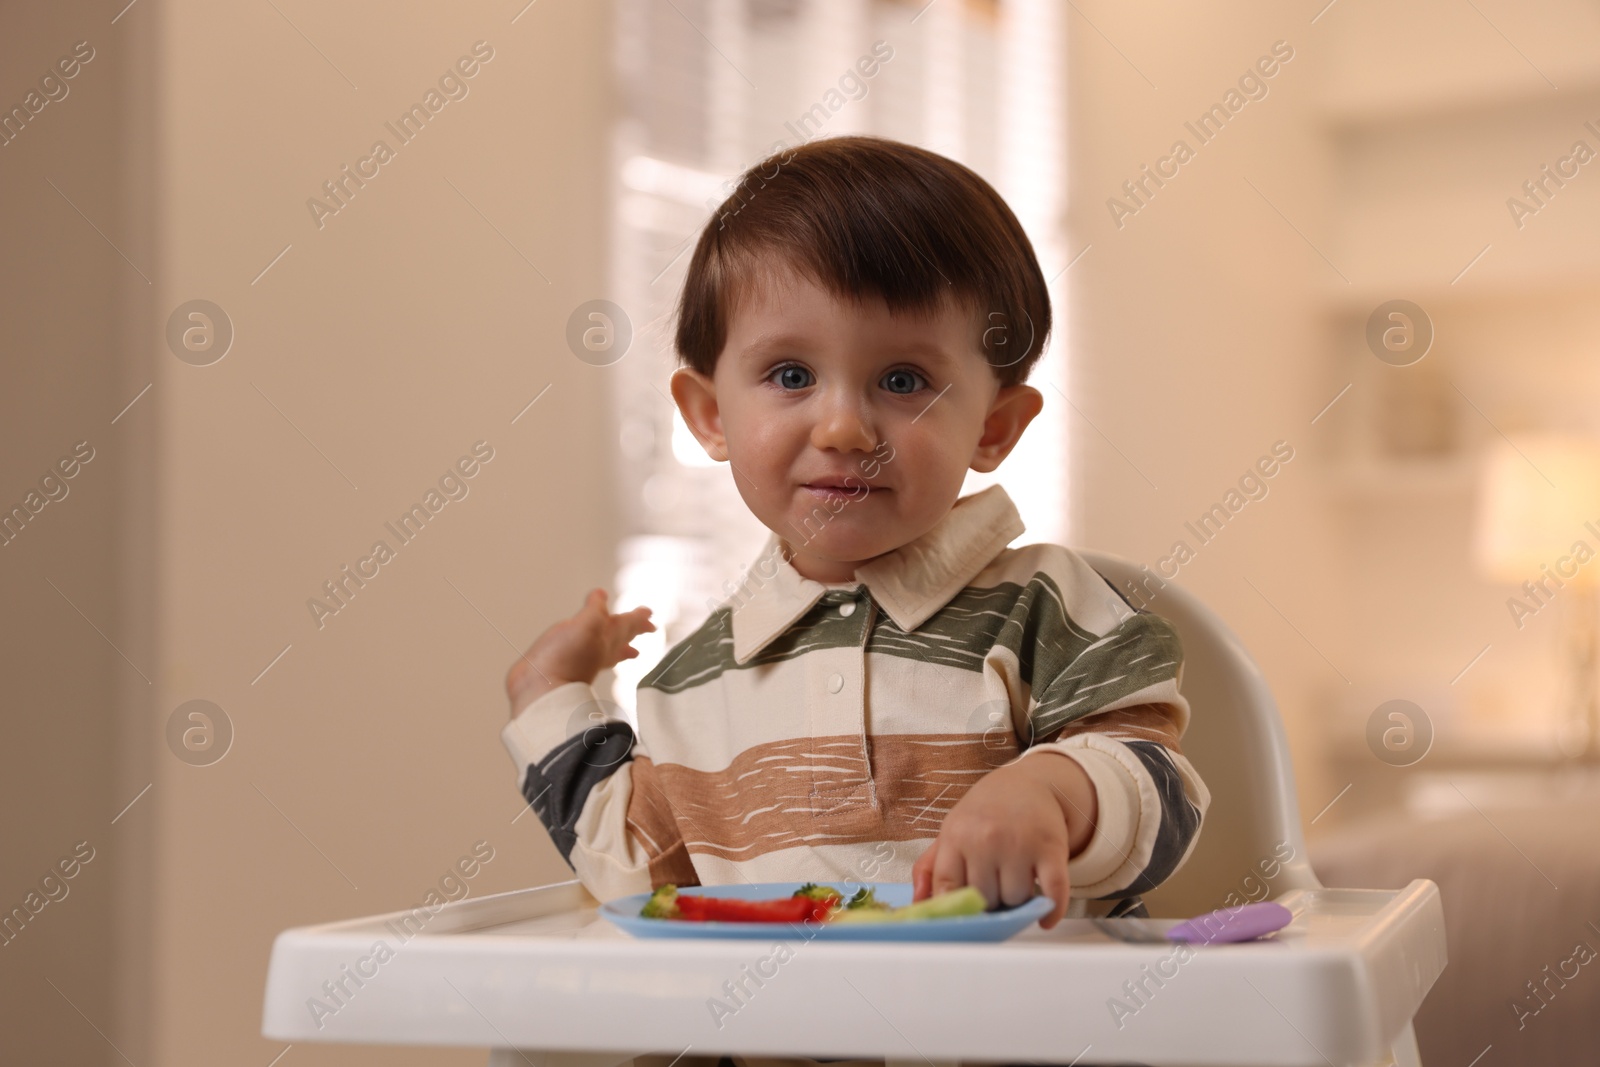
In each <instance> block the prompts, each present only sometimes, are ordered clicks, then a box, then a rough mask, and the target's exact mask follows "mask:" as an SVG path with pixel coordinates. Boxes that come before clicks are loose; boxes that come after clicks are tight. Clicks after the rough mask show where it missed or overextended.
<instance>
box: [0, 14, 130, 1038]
mask: <svg viewBox="0 0 1600 1067" xmlns="http://www.w3.org/2000/svg"><path fill="white" fill-rule="evenodd" d="M107 18H109V16H107ZM0 24H3V26H4V32H0V71H3V72H4V76H3V78H0V106H3V107H4V108H5V111H6V114H7V115H9V112H10V109H11V108H12V107H13V106H27V104H26V97H27V93H28V92H29V90H30V89H33V90H37V88H38V84H39V80H40V79H41V78H42V77H43V76H44V75H46V74H47V72H50V71H51V70H52V68H53V66H54V64H55V63H56V62H57V60H58V59H59V58H61V57H63V56H67V55H70V54H71V53H72V52H73V46H74V44H76V43H77V42H79V41H88V42H89V47H90V48H92V50H93V52H92V54H93V58H92V59H89V61H88V62H87V63H86V64H83V65H81V67H80V68H79V69H78V70H77V73H76V75H75V76H74V77H72V78H70V79H65V80H64V81H59V82H47V88H48V90H49V92H50V93H51V94H53V95H56V96H58V97H59V96H60V94H61V92H62V89H63V87H64V88H65V91H66V95H65V96H64V97H60V99H57V100H54V101H52V102H50V103H46V104H44V105H43V107H42V108H41V109H40V110H39V111H38V113H37V114H36V115H34V116H33V118H32V119H31V120H30V121H27V122H26V124H25V125H24V126H23V127H22V128H21V132H20V134H16V135H15V139H14V140H12V141H11V142H10V143H9V144H6V145H5V147H0V190H3V191H4V195H0V247H3V248H4V254H5V269H4V277H5V284H4V285H0V323H3V337H4V341H3V348H0V352H3V355H0V360H3V370H0V383H3V384H0V501H3V503H0V508H3V509H4V510H5V511H6V512H9V511H10V509H11V508H12V507H13V506H15V505H19V504H20V505H24V506H27V494H28V493H29V491H30V490H31V491H34V492H37V493H38V494H39V495H38V496H36V497H35V498H34V500H33V502H32V506H33V507H39V501H41V500H42V499H45V497H44V492H43V491H42V490H41V486H40V482H41V479H42V478H43V477H44V476H45V475H47V474H49V473H50V472H51V471H52V470H53V469H54V467H55V464H56V463H57V462H58V461H59V460H60V459H61V458H62V457H64V456H69V455H71V453H72V452H73V447H74V445H75V444H77V443H78V442H80V441H86V442H88V449H92V450H93V457H94V458H93V459H92V460H90V461H89V463H88V464H87V465H85V466H83V467H82V468H81V469H79V470H78V471H77V472H76V474H75V475H74V477H72V478H71V479H69V480H66V481H65V482H64V483H57V482H49V483H47V484H46V486H45V489H47V490H48V491H49V492H51V493H54V494H55V495H57V496H59V495H60V493H61V492H62V487H63V486H64V488H65V490H66V495H65V496H64V497H61V498H60V499H58V500H56V501H54V502H51V503H47V504H44V505H43V507H42V510H40V511H39V512H38V514H37V515H35V516H34V517H33V518H32V519H31V520H30V521H28V522H27V523H26V525H24V526H23V527H22V528H21V530H20V532H16V533H14V535H13V537H14V539H11V540H10V541H9V543H8V544H6V545H5V546H4V547H0V604H4V605H5V611H4V613H3V614H4V619H5V621H4V623H0V677H3V678H4V680H5V684H4V694H5V695H4V697H0V712H3V713H0V722H3V724H4V740H3V742H0V811H4V813H5V818H4V826H5V829H4V831H3V835H4V844H3V847H0V854H3V856H4V859H3V862H0V910H3V912H4V913H5V914H6V915H8V916H9V915H10V914H11V911H12V909H13V908H23V909H24V914H27V913H29V910H30V909H31V908H39V909H40V910H39V911H38V912H37V914H35V915H33V918H32V919H31V921H28V922H27V923H26V925H24V926H22V927H21V928H20V930H19V931H16V930H14V931H13V932H12V933H10V934H8V935H6V936H7V943H6V944H5V945H4V947H0V1005H3V1007H0V1046H3V1053H0V1059H4V1060H5V1061H6V1062H19V1063H24V1062H35V1063H39V1062H51V1061H53V1062H61V1063H93V1062H98V1061H99V1060H100V1059H101V1058H102V1057H103V1056H104V1055H105V1054H107V1053H109V1052H110V1050H109V1049H108V1048H107V1046H106V1044H105V1042H104V1041H103V1040H102V1039H101V1038H100V1037H98V1036H97V1035H96V1034H95V1032H94V1030H93V1029H92V1028H91V1027H90V1026H89V1025H87V1024H86V1023H85V1022H84V1019H85V1018H88V1019H92V1020H94V1022H95V1023H97V1024H98V1025H100V1026H102V1027H106V1026H112V1025H113V1020H114V1016H115V983H114V980H113V975H112V973H111V970H110V968H109V967H108V966H107V961H108V957H109V956H110V955H111V953H112V952H113V951H114V945H115V944H116V933H115V919H116V917H117V915H118V911H119V909H118V897H117V895H116V893H115V887H116V885H117V878H116V874H117V871H118V869H119V865H121V864H122V863H124V862H125V861H126V860H127V858H128V857H129V856H130V855H133V854H137V852H138V851H139V849H140V848H142V847H143V845H144V843H145V838H144V834H145V829H146V828H145V827H143V826H140V825H139V824H138V823H137V821H136V820H135V819H134V818H133V817H132V816H130V817H129V818H126V819H122V820H120V821H119V822H118V823H117V824H116V825H115V826H113V825H112V823H111V820H112V818H113V817H114V816H115V815H116V814H117V812H118V809H119V808H121V807H122V805H123V804H124V803H126V801H127V799H128V798H130V797H131V796H132V795H133V794H132V793H131V792H125V791H124V789H123V787H122V785H121V783H120V782H119V775H118V772H117V768H116V764H115V754H116V751H117V744H118V740H119V719H118V716H117V715H116V714H115V712H114V709H115V708H117V707H118V706H119V694H120V695H124V696H128V697H137V696H139V695H140V691H142V690H145V689H147V688H148V687H147V685H146V683H145V681H144V680H143V678H142V677H141V676H140V675H139V674H138V673H137V670H136V669H135V668H133V667H130V666H129V664H128V663H127V662H126V661H124V659H123V658H122V657H121V656H120V655H119V654H118V653H117V651H115V650H114V649H113V648H112V647H111V645H110V644H108V643H107V639H106V638H105V637H102V636H101V635H100V634H99V633H97V632H96V627H98V628H99V630H101V631H104V632H105V633H106V634H107V635H112V636H113V638H114V639H115V640H116V643H117V645H119V646H120V647H121V648H122V649H123V650H124V651H125V652H126V653H127V654H128V657H129V659H131V660H132V661H133V662H134V663H135V664H137V665H138V669H142V670H143V671H144V672H145V673H146V674H150V673H152V672H153V671H154V664H153V662H152V657H151V652H150V646H149V644H148V642H145V641H140V640H136V639H135V640H130V639H128V637H127V636H126V635H125V634H124V633H123V627H122V626H121V625H120V624H119V621H120V616H121V615H122V613H123V612H124V611H125V610H126V609H127V608H128V606H129V598H128V596H127V595H126V593H127V591H128V590H127V588H126V585H125V583H123V582H122V581H121V579H120V577H119V575H120V573H122V572H121V569H120V568H119V562H120V561H121V560H123V559H126V558H127V556H126V553H132V552H134V551H136V550H137V549H139V548H148V544H147V543H146V542H144V541H142V539H141V538H140V536H139V535H138V532H137V531H136V530H135V529H134V526H133V524H132V522H131V511H130V508H129V506H128V505H129V498H128V495H127V491H128V489H129V487H130V486H131V485H132V484H134V483H135V482H137V480H138V477H137V475H136V473H135V472H136V471H137V468H138V466H139V465H140V462H141V460H142V459H144V458H147V448H148V434H149V425H150V424H149V423H148V422H147V421H144V422H141V421H140V418H139V417H137V416H135V415H133V414H130V415H129V416H128V417H127V418H124V419H122V420H119V421H118V423H117V424H116V425H112V423H111V420H112V418H113V417H114V416H115V415H116V414H117V412H118V410H119V409H120V408H121V407H122V406H123V404H125V403H126V402H127V400H128V399H130V398H131V397H132V396H133V395H134V393H135V392H136V391H137V387H132V388H130V386H131V380H132V374H131V373H129V372H127V371H126V370H125V369H124V367H123V365H122V364H123V363H124V361H125V359H126V358H127V356H128V347H127V345H128V342H127V339H126V338H125V337H124V335H123V324H124V323H125V322H126V321H127V313H126V309H127V308H128V307H130V306H136V305H133V304H130V303H125V298H127V297H130V296H131V297H133V298H135V299H136V300H137V299H146V298H147V297H146V296H145V294H144V292H143V291H144V290H147V289H148V284H147V283H146V282H145V280H144V279H143V278H142V277H141V276H140V275H139V274H138V273H137V272H136V271H135V270H134V269H133V268H130V267H129V266H128V264H127V263H126V262H124V260H123V259H122V257H121V256H120V255H119V254H118V252H117V251H116V250H115V249H114V248H112V247H111V245H110V244H108V243H107V237H109V238H110V240H112V241H114V242H115V243H116V244H117V245H118V246H120V247H121V249H122V250H123V251H124V252H125V253H126V254H127V256H128V258H129V259H131V260H132V261H133V262H134V263H136V264H138V266H139V268H141V269H143V270H144V271H145V272H146V274H151V273H153V271H154V264H153V262H152V260H153V258H154V256H153V253H152V248H151V244H150V231H149V228H148V226H147V225H146V224H145V222H144V220H142V219H140V218H139V217H138V216H137V214H136V213H134V212H132V211H130V210H129V207H130V201H131V199H132V197H134V196H136V195H137V194H138V193H139V192H140V191H141V190H142V191H144V192H146V193H147V192H148V186H147V184H145V182H144V176H143V174H142V173H141V169H140V168H141V167H142V166H143V161H142V160H141V159H140V158H139V157H138V155H137V153H134V152H132V151H130V144H129V142H130V141H131V139H132V136H133V131H132V128H131V127H132V126H135V125H137V124H138V123H139V122H140V119H139V117H138V116H137V115H136V114H134V110H135V108H136V107H137V105H138V103H139V101H138V98H137V95H136V94H132V93H131V92H130V91H129V86H130V83H132V82H134V81H135V80H136V78H137V70H138V68H139V66H140V63H139V60H138V57H137V49H136V47H135V48H132V49H130V48H129V47H127V45H128V43H129V41H130V40H132V41H134V42H137V41H139V40H140V38H139V37H138V36H137V34H132V35H130V34H121V35H119V34H116V33H113V32H111V28H110V27H108V26H107V24H106V21H105V20H102V19H99V18H95V19H89V18H85V17H83V15H82V14H81V13H79V12H73V11H65V10H59V9H58V8H57V7H56V5H29V6H27V7H26V8H22V7H14V8H13V9H9V10H7V11H6V13H5V14H4V15H3V16H0ZM82 54H83V55H88V54H89V50H88V49H85V50H84V51H83V52H82ZM69 69H70V68H69ZM42 99H45V97H44V95H43V94H42V93H41V94H40V95H39V96H37V97H35V99H34V101H33V102H32V106H34V107H39V101H40V100H42ZM52 183H53V185H54V187H52ZM58 190H59V191H58ZM69 201H70V202H69ZM74 205H75V206H74ZM80 211H81V212H82V214H79V212H80ZM86 217H87V218H86ZM96 226H98V227H99V229H100V230H101V231H103V232H104V233H105V235H106V236H105V237H102V236H101V235H100V234H98V233H96V230H95V227H96ZM139 415H141V416H148V415H149V411H145V412H140V413H139ZM88 449H85V450H84V453H83V454H85V455H87V454H88ZM68 469H71V468H70V467H69V468H68ZM122 529H126V530H127V531H128V532H129V535H130V536H128V537H126V538H125V539H124V538H123V537H121V536H119V530H122ZM52 585H53V586H54V588H52ZM80 842H86V843H87V844H86V846H85V847H84V848H83V850H82V851H81V853H80V854H81V855H84V856H90V855H92V857H93V858H92V859H89V861H88V862H87V863H86V864H83V865H81V866H79V867H73V866H72V865H71V863H69V864H68V867H67V868H66V870H68V871H71V872H72V873H73V876H72V877H71V878H68V879H60V878H59V871H57V876H58V877H57V880H54V881H50V882H45V881H44V880H45V879H46V877H47V876H48V875H50V874H51V872H52V871H53V870H57V867H56V865H57V864H58V863H59V862H60V861H62V860H63V859H69V860H70V858H71V857H72V856H73V854H74V847H75V846H76V845H78V844H79V843H80ZM63 892H65V895H64V896H63V895H62V894H63ZM30 893H31V894H36V895H35V896H33V898H32V902H31V904H30V901H29V895H30ZM52 895H53V896H54V897H55V898H56V899H53V900H52V899H51V897H52ZM47 900H48V901H50V902H49V903H42V902H44V901H47ZM41 904H42V906H41ZM13 938H14V940H13Z"/></svg>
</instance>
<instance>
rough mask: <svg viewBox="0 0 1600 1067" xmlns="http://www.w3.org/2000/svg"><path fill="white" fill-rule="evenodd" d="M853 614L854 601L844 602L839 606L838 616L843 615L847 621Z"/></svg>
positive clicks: (854, 611) (854, 609) (854, 608)
mask: <svg viewBox="0 0 1600 1067" xmlns="http://www.w3.org/2000/svg"><path fill="white" fill-rule="evenodd" d="M855 613H856V602H855V601H854V600H846V601H845V602H844V603H843V604H840V605H839V614H840V615H843V616H844V617H845V618H847V619H848V618H849V617H850V616H852V615H854V614H855Z"/></svg>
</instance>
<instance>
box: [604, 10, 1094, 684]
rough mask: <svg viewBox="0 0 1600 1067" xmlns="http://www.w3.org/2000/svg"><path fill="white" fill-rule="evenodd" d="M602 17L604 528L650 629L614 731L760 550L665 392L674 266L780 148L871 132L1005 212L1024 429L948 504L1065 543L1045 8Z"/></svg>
mask: <svg viewBox="0 0 1600 1067" xmlns="http://www.w3.org/2000/svg"><path fill="white" fill-rule="evenodd" d="M615 3H616V18H615V26H616V42H615V43H616V67H617V73H618V79H619V90H620V105H619V111H620V114H619V117H618V124H617V129H616V133H615V137H614V138H613V151H614V153H615V157H614V166H613V168H612V173H613V174H614V175H615V176H616V179H615V186H614V188H613V190H612V193H613V204H614V212H613V226H612V244H611V249H610V253H611V279H612V289H613V294H614V296H613V298H614V299H615V300H617V302H618V303H620V304H621V305H622V306H623V307H624V308H625V309H626V310H627V312H628V314H629V315H630V316H631V317H632V318H633V320H634V326H635V340H634V344H633V348H632V349H631V350H630V351H629V352H628V353H627V355H626V356H625V357H624V359H623V360H622V361H620V362H619V363H618V364H616V368H617V370H618V372H619V373H617V374H616V375H615V376H614V377H613V379H612V381H613V389H614V401H615V404H616V407H617V412H618V419H617V424H618V426H619V429H620V433H621V438H622V440H621V452H620V455H621V457H622V469H621V470H620V471H619V472H618V482H619V485H620V488H621V493H622V499H623V502H624V522H625V523H626V530H625V537H624V541H623V546H622V552H621V557H622V558H621V559H620V560H619V571H618V575H617V581H616V589H617V596H616V603H615V605H614V610H618V611H622V610H627V609H628V608H631V607H633V606H635V605H637V604H648V605H650V607H651V608H652V609H654V615H653V618H654V620H655V623H656V626H657V630H656V632H655V633H651V634H645V635H643V636H642V637H641V638H640V639H639V640H638V641H636V642H635V645H636V646H637V647H638V648H639V653H640V654H639V656H638V658H636V659H633V660H624V661H623V662H622V663H620V664H618V665H617V668H616V671H615V685H614V689H613V693H612V699H614V700H615V701H616V702H617V703H618V704H619V705H621V706H622V707H623V708H624V709H627V710H628V712H629V713H630V714H631V713H632V709H633V691H634V688H635V687H636V686H637V684H638V681H639V679H640V678H641V677H642V676H643V675H644V673H645V672H646V671H648V670H649V669H650V668H651V667H652V666H653V665H654V664H655V663H656V662H658V661H659V659H660V657H661V655H662V653H663V652H665V650H666V649H667V648H668V647H670V646H671V645H672V644H674V643H676V642H677V641H678V640H680V639H681V638H682V637H684V636H685V635H686V634H688V633H689V632H690V631H692V630H693V629H694V628H695V627H697V626H699V625H700V623H701V622H703V621H704V619H705V617H706V616H707V615H708V614H709V613H710V611H711V610H712V609H713V608H715V607H716V605H717V604H718V603H719V602H720V601H721V600H722V599H724V597H726V595H727V593H728V592H729V591H730V590H731V589H732V588H733V585H734V583H736V582H737V580H738V578H739V576H740V574H741V573H742V571H743V568H744V567H745V566H746V565H747V564H748V563H749V562H750V561H751V560H752V559H753V558H754V556H755V554H756V552H757V551H759V550H760V548H761V545H762V544H763V543H764V542H765V540H766V537H767V530H766V528H765V527H763V526H762V525H761V524H760V523H759V522H757V521H756V519H755V518H754V516H752V515H750V514H749V512H748V511H747V510H746V508H745V506H744V502H743V501H742V500H741V499H740V497H739V494H738V491H737V489H735V487H734V484H733V481H732V478H731V476H730V473H729V471H728V469H727V465H726V464H720V463H713V462H712V461H711V460H709V459H708V458H707V457H706V456H705V454H704V452H703V451H702V450H701V449H700V446H699V444H698V442H696V441H695V440H694V438H693V437H692V436H691V435H690V433H689V431H688V428H687V427H686V426H685V425H684V424H683V421H682V419H681V417H680V416H679V415H678V414H677V409H676V406H675V405H674V404H673V403H672V401H671V396H670V394H669V393H668V391H667V382H668V379H669V377H670V376H671V373H672V371H673V368H674V367H675V366H676V361H675V358H674V353H673V348H672V338H671V314H672V308H673V304H674V301H675V300H676V298H677V295H678V290H679V289H680V288H681V286H682V282H683V272H684V270H685V269H686V267H687V264H688V258H689V253H690V251H691V250H692V249H693V247H694V242H695V241H696V239H697V238H698V236H699V233H700V229H701V227H702V226H703V225H704V224H705V222H706V220H707V218H708V217H709V216H710V213H711V210H712V209H713V208H714V207H715V206H716V205H717V204H718V203H720V202H721V201H722V200H723V199H724V198H725V197H726V195H727V193H728V191H729V190H730V189H731V187H732V186H731V182H732V181H733V180H734V179H736V178H737V176H738V175H739V173H740V172H742V171H743V170H744V169H745V168H746V167H748V166H749V165H751V164H753V163H755V162H757V161H758V160H760V159H762V158H764V157H765V156H766V155H768V154H769V153H770V151H771V149H772V146H773V144H774V142H776V141H778V140H780V139H781V140H785V141H787V142H788V143H790V144H794V143H797V142H798V141H800V140H802V139H805V140H809V139H812V138H813V137H818V136H829V135H837V134H844V133H874V134H881V135H883V136H886V137H893V138H896V139H898V140H903V141H908V142H911V143H914V144H919V145H922V146H924V147H926V148H930V149H932V150H934V151H937V152H940V153H943V154H944V155H947V156H950V157H951V158H953V159H957V160H960V161H961V162H962V163H965V164H966V165H967V166H969V167H971V168H972V169H974V170H975V171H977V172H978V173H979V174H982V175H983V176H984V177H985V178H986V179H988V180H989V181H990V182H991V183H992V184H994V186H995V187H996V188H997V189H998V190H999V191H1000V193H1001V195H1003V196H1004V197H1005V198H1006V200H1007V202H1008V203H1009V204H1010V205H1011V207H1012V209H1013V210H1014V211H1015V212H1016V213H1017V215H1018V217H1019V218H1020V219H1021V220H1022V223H1023V225H1024V227H1025V228H1026V229H1027V231H1028V235H1029V238H1030V239H1031V240H1032V242H1033V245H1034V250H1035V252H1036V254H1037V255H1038V257H1039V261H1040V265H1041V267H1042V268H1043V269H1044V272H1045V276H1046V278H1048V279H1050V280H1051V292H1052V297H1053V307H1054V315H1055V332H1054V338H1055V343H1054V344H1052V345H1051V347H1050V348H1049V349H1048V350H1047V351H1046V352H1045V354H1044V356H1043V358H1042V359H1041V360H1040V362H1039V363H1038V364H1037V365H1036V367H1035V368H1034V370H1033V373H1032V375H1031V376H1030V377H1029V379H1028V381H1029V384H1030V385H1033V386H1034V387H1035V388H1037V389H1039V391H1040V392H1041V393H1043V394H1044V397H1045V407H1044V410H1043V411H1042V412H1041V413H1040V415H1039V417H1038V418H1037V419H1035V420H1034V422H1033V424H1032V425H1031V426H1030V427H1029V429H1028V432H1027V434H1026V435H1025V436H1024V438H1023V440H1022V442H1021V444H1019V446H1018V447H1017V449H1016V451H1014V452H1013V453H1012V455H1011V456H1010V457H1008V458H1007V460H1006V462H1005V463H1004V464H1003V465H1002V467H1001V468H1000V470H998V471H996V472H995V473H994V474H990V475H980V474H977V473H976V472H969V473H968V476H967V482H966V484H965V486H964V488H963V493H964V494H967V493H972V492H975V491H977V490H979V489H982V488H984V487H986V486H987V485H989V484H992V483H993V482H995V481H999V482H1002V483H1003V484H1004V485H1005V486H1006V491H1007V492H1008V493H1010V494H1011V497H1012V499H1014V500H1015V501H1016V502H1017V507H1018V509H1019V510H1020V511H1021V512H1022V517H1023V520H1024V521H1025V522H1026V523H1027V526H1028V532H1027V533H1026V534H1024V535H1023V538H1022V540H1024V541H1039V540H1050V541H1065V540H1067V536H1066V531H1067V530H1068V528H1069V516H1068V514H1067V501H1068V496H1067V491H1066V490H1067V481H1068V477H1069V474H1068V465H1067V454H1066V427H1065V419H1064V415H1063V412H1064V411H1065V410H1066V409H1067V405H1066V401H1065V397H1066V396H1068V395H1070V394H1071V390H1070V388H1069V386H1068V382H1067V377H1066V371H1067V364H1066V361H1065V359H1064V358H1063V349H1064V345H1063V343H1062V339H1063V338H1064V337H1065V336H1066V325H1067V324H1066V307H1065V302H1064V301H1063V299H1062V293H1063V292H1064V287H1063V281H1064V277H1065V271H1066V268H1067V267H1068V266H1069V265H1070V262H1071V257H1070V256H1069V255H1068V254H1067V249H1066V247H1065V239H1064V232H1063V227H1064V215H1065V211H1064V205H1065V197H1066V186H1065V182H1066V165H1065V158H1064V139H1065V127H1064V116H1065V104H1066V101H1065V98H1064V82H1063V77H1062V71H1061V63H1062V58H1063V55H1064V40H1063V37H1062V26H1061V23H1060V11H1059V9H1058V8H1057V6H1056V5H1055V4H1054V3H1053V0H1004V2H1002V0H934V2H933V3H931V4H927V5H926V6H924V5H923V4H921V3H902V2H895V0H670V2H668V0H615ZM876 41H883V42H885V43H886V44H887V45H888V46H890V47H891V48H892V49H893V55H892V57H891V58H890V59H889V60H888V61H887V62H884V63H882V65H881V67H880V69H879V72H878V74H877V75H876V76H874V77H873V78H872V79H870V80H869V81H867V82H866V85H865V88H866V91H865V93H861V92H860V90H853V91H851V92H850V93H848V94H846V98H845V100H844V102H843V104H842V105H841V106H839V107H838V108H837V110H833V111H829V109H828V108H827V106H826V104H824V105H823V107H822V108H821V110H818V109H817V108H816V106H815V105H817V104H818V103H819V102H821V101H822V99H823V96H824V94H825V93H826V92H827V91H828V90H829V89H832V88H835V87H837V86H838V84H839V79H840V77H841V76H842V75H843V74H844V73H845V72H846V71H847V70H849V69H850V68H852V67H853V66H854V64H855V62H856V60H857V58H858V57H860V56H862V55H865V54H868V53H870V52H871V51H872V48H873V44H874V42H876Z"/></svg>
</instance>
